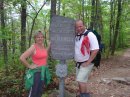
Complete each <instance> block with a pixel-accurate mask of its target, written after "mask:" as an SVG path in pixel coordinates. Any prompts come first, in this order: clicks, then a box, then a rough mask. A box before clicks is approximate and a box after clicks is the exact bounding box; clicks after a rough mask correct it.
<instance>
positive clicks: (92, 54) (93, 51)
mask: <svg viewBox="0 0 130 97" xmlns="http://www.w3.org/2000/svg"><path fill="white" fill-rule="evenodd" d="M98 51H99V49H96V50H92V51H91V54H90V57H89V59H88V61H87V62H85V63H83V64H82V66H83V67H85V66H88V65H89V64H90V63H91V62H92V61H93V60H94V58H95V57H96V55H97V53H98Z"/></svg>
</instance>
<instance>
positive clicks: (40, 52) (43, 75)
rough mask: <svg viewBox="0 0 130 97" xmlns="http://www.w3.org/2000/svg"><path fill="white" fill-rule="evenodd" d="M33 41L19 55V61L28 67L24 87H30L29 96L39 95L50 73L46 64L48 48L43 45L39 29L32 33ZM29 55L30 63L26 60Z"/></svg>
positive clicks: (38, 96) (47, 81)
mask: <svg viewBox="0 0 130 97" xmlns="http://www.w3.org/2000/svg"><path fill="white" fill-rule="evenodd" d="M34 40H35V43H34V44H33V45H32V46H31V47H30V48H29V49H27V50H26V51H25V52H24V53H23V54H22V55H21V56H20V60H21V62H22V63H23V64H24V65H25V66H26V67H27V68H28V69H29V70H28V71H27V72H26V76H25V88H26V89H30V93H29V97H41V96H42V93H43V86H44V84H45V83H47V84H48V83H49V81H50V73H49V69H48V66H47V59H48V51H49V48H50V44H49V46H48V48H45V47H44V44H43V40H44V35H43V34H42V32H41V31H39V32H38V33H36V34H35V35H34ZM29 57H31V59H32V64H30V63H29V62H28V61H27V58H29Z"/></svg>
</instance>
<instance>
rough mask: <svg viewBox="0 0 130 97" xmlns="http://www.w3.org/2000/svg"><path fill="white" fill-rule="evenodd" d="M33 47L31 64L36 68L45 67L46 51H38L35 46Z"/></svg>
mask: <svg viewBox="0 0 130 97" xmlns="http://www.w3.org/2000/svg"><path fill="white" fill-rule="evenodd" d="M34 47H35V54H34V55H32V62H33V63H34V64H36V65H38V66H46V64H47V58H48V53H47V50H46V49H45V48H44V49H40V48H39V47H38V46H37V45H36V44H35V45H34Z"/></svg>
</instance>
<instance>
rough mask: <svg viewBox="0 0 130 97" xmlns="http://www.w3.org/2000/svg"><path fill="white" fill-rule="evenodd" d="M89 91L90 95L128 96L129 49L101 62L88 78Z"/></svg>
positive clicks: (102, 96)
mask: <svg viewBox="0 0 130 97" xmlns="http://www.w3.org/2000/svg"><path fill="white" fill-rule="evenodd" d="M112 79H116V80H112ZM125 79H127V81H124V80H125ZM89 91H90V92H92V97H130V49H127V50H126V51H125V52H124V54H123V55H121V56H114V57H112V58H110V59H108V60H103V61H102V62H101V68H100V69H99V70H98V71H97V72H96V74H95V75H94V76H92V77H91V78H90V80H89Z"/></svg>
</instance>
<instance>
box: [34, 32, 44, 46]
mask: <svg viewBox="0 0 130 97" xmlns="http://www.w3.org/2000/svg"><path fill="white" fill-rule="evenodd" d="M43 39H44V37H43V34H42V33H39V34H37V35H36V37H35V42H36V43H39V44H42V43H43Z"/></svg>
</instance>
